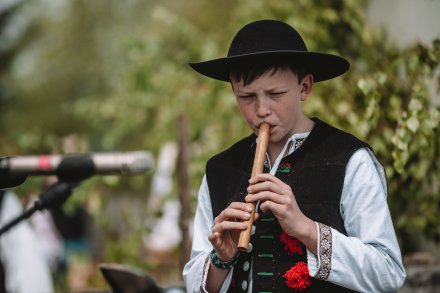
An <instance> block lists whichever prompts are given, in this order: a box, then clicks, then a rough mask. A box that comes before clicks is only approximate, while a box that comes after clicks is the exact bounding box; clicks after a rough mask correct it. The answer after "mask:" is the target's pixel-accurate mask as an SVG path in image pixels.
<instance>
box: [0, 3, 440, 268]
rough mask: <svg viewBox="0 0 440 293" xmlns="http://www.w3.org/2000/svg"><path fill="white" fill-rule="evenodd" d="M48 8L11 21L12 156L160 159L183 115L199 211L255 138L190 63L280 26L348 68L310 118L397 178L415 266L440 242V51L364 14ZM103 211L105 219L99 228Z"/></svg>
mask: <svg viewBox="0 0 440 293" xmlns="http://www.w3.org/2000/svg"><path fill="white" fill-rule="evenodd" d="M49 2H50V1H49ZM47 4H48V0H35V1H27V2H26V1H25V2H24V3H23V4H22V5H20V7H19V8H18V9H17V10H16V11H14V13H13V15H12V16H10V17H9V18H8V21H10V22H14V21H15V22H18V23H19V20H21V19H22V18H24V19H26V20H27V24H28V25H27V26H26V29H25V30H23V31H24V32H22V33H21V34H20V36H21V37H20V38H19V39H18V40H15V41H14V42H12V43H11V45H10V46H9V47H8V46H6V49H3V51H2V52H0V54H2V64H3V65H2V67H1V69H0V85H1V96H0V107H1V108H0V130H1V133H2V139H1V140H0V151H1V153H2V154H4V155H19V154H35V153H44V152H46V153H49V152H60V153H63V152H65V149H66V148H65V146H64V144H65V141H66V138H68V137H72V136H73V137H74V138H75V141H76V151H77V152H84V151H93V152H97V151H108V150H135V149H136V150H137V149H147V150H151V151H152V152H153V153H154V154H155V155H157V154H158V152H159V150H160V148H161V146H163V145H164V144H165V143H166V142H168V141H175V140H176V138H177V124H176V123H177V117H178V115H180V114H181V113H185V114H186V115H187V116H188V117H189V120H190V142H191V165H190V174H191V186H192V189H193V194H194V198H195V196H196V191H197V188H198V185H199V183H200V180H201V176H202V175H203V172H204V163H205V161H206V159H207V158H208V157H210V156H211V155H213V154H214V153H216V152H218V151H220V150H221V149H224V148H226V147H227V146H228V145H230V144H231V143H232V142H234V141H236V140H237V139H239V138H240V137H243V136H244V135H247V134H248V133H249V130H248V129H247V126H246V124H245V122H244V121H243V120H242V119H241V117H240V115H239V113H238V111H237V109H236V107H235V100H234V97H233V95H232V92H231V90H230V87H229V85H228V84H227V83H222V82H218V81H214V80H209V79H206V78H204V77H202V76H199V75H197V74H196V73H194V72H192V71H191V70H190V68H189V66H188V65H187V63H188V62H191V61H200V60H206V59H211V58H216V57H222V56H224V55H225V53H226V51H227V48H228V46H229V43H230V40H231V39H232V37H233V35H234V34H235V32H236V30H237V29H238V28H240V27H242V26H243V25H244V24H246V23H248V22H250V21H253V20H255V19H261V18H274V19H278V20H283V21H286V22H287V23H289V24H291V25H292V26H294V27H295V28H296V29H297V30H298V31H299V32H300V33H301V34H302V35H303V37H304V39H305V41H306V44H307V45H308V48H309V50H311V51H314V50H316V51H323V52H328V53H336V54H341V55H343V56H345V57H346V58H348V59H349V60H350V62H351V70H350V71H349V72H348V73H347V74H345V75H344V76H342V77H340V78H337V79H335V80H332V81H327V82H324V83H319V84H316V85H315V86H314V92H313V96H312V97H311V98H310V100H309V101H308V102H307V103H306V104H305V106H304V107H305V111H306V113H307V114H309V115H310V116H318V117H320V118H321V119H323V120H325V121H328V122H330V123H332V124H334V125H336V126H338V127H341V128H342V129H344V130H346V131H349V132H352V133H354V134H355V135H357V136H358V137H360V138H361V139H363V140H365V141H367V142H368V143H369V144H371V145H372V147H373V149H374V150H375V153H376V155H377V157H378V158H379V159H380V161H381V162H382V163H383V165H384V166H385V169H386V173H387V175H388V183H389V186H388V187H389V204H390V207H391V211H392V216H393V219H394V223H395V227H396V230H397V233H398V236H399V239H400V242H401V245H402V248H403V251H404V253H406V252H410V251H411V250H412V249H414V246H413V244H414V243H413V242H414V239H413V238H410V237H409V236H410V235H414V233H416V235H418V236H423V237H425V238H427V239H430V240H435V241H439V240H440V218H439V217H438V210H439V208H440V190H439V189H440V183H439V179H440V161H439V160H440V159H439V158H440V156H439V151H440V148H439V144H440V136H439V122H440V114H439V113H440V112H439V109H440V108H439V107H440V103H439V99H438V98H439V93H438V85H439V77H438V65H439V63H440V40H436V41H434V42H433V43H432V44H431V45H423V44H414V45H413V46H410V47H406V48H399V47H397V46H395V45H393V44H392V43H391V42H389V41H387V36H386V34H385V33H383V32H381V31H374V30H372V29H371V28H369V27H368V26H367V25H366V20H365V7H366V1H362V0H330V1H328V0H327V1H324V0H314V1H310V0H298V1H290V0H279V1H271V0H241V1H232V0H227V1H220V2H215V3H214V2H209V1H203V0H195V1H171V0H168V1H153V0H151V1H140V0H137V1H136V0H130V1H115V0H114V1H103V0H100V1H88V0H76V1H59V2H58V4H57V5H49V6H48V5H47ZM52 4H53V3H52ZM436 70H437V71H436ZM144 180H145V178H139V177H135V178H112V179H105V178H104V179H94V181H93V184H88V185H87V186H86V187H85V188H83V189H80V191H79V193H80V194H83V196H77V198H78V199H79V200H82V199H83V198H85V194H90V193H91V192H92V194H93V196H96V197H102V196H103V195H104V194H108V193H113V194H116V193H118V192H122V191H123V192H124V194H129V193H132V194H134V195H133V196H138V197H141V198H147V197H148V192H147V191H145V190H146V189H147V188H148V182H149V179H147V180H145V181H146V183H145V185H143V184H142V183H143V182H144ZM31 186H32V185H31V184H30V185H27V186H23V187H22V189H20V190H22V191H23V192H27V191H29V190H28V189H30V188H31ZM146 186H147V187H146ZM33 188H34V190H35V189H36V188H37V187H35V186H34V187H33ZM176 188H177V187H176ZM176 193H177V191H176ZM101 201H104V200H101ZM104 205H105V203H101V204H100V205H98V208H96V210H95V211H94V212H95V213H96V214H97V215H98V217H99V216H101V215H103V208H102V206H104ZM104 222H105V221H104ZM102 227H103V228H104V227H105V229H108V230H111V229H112V228H111V227H108V225H103V226H102ZM139 229H141V230H142V228H139V227H133V232H136V233H139ZM124 235H125V234H124ZM125 237H126V236H125ZM130 237H131V236H130ZM126 239H129V237H126ZM131 239H132V240H133V241H138V240H139V237H136V236H133V237H131ZM120 240H121V238H118V237H116V238H115V237H113V238H112V237H109V241H110V242H111V243H118V241H120ZM133 241H131V242H130V243H132V242H133ZM127 242H129V241H127ZM118 245H119V246H118V248H117V251H116V250H115V249H113V250H111V251H114V253H113V254H112V252H111V251H110V252H109V254H110V255H112V256H111V259H112V260H115V261H121V262H131V263H139V260H138V259H137V256H136V255H135V254H133V251H134V250H135V249H136V248H134V247H133V245H132V244H129V243H127V244H126V245H125V244H124V243H118ZM138 245H141V243H139V244H138ZM116 246H117V245H116ZM116 246H115V245H112V244H110V245H109V247H113V248H114V247H116ZM124 251H125V252H124ZM117 256H119V257H117Z"/></svg>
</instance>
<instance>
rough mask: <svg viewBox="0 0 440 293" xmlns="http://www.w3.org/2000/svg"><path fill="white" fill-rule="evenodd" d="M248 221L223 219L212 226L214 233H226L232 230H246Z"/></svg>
mask: <svg viewBox="0 0 440 293" xmlns="http://www.w3.org/2000/svg"><path fill="white" fill-rule="evenodd" d="M246 227H247V226H246V223H243V222H232V221H223V222H220V223H216V224H215V225H214V226H213V227H212V234H214V233H220V234H222V233H225V232H227V231H231V230H239V231H241V230H246Z"/></svg>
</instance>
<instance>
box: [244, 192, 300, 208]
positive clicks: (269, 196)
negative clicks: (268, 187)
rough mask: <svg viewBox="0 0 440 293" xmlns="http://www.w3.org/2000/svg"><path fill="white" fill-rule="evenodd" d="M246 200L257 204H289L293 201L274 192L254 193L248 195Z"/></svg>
mask: <svg viewBox="0 0 440 293" xmlns="http://www.w3.org/2000/svg"><path fill="white" fill-rule="evenodd" d="M245 200H246V201H247V202H257V201H262V202H264V201H271V202H274V203H277V204H284V205H286V204H289V203H290V202H291V199H290V198H289V196H286V195H285V194H279V193H276V192H272V191H262V192H258V193H252V194H248V195H247V196H246V197H245Z"/></svg>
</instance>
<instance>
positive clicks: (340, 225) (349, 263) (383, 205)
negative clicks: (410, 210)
mask: <svg viewBox="0 0 440 293" xmlns="http://www.w3.org/2000/svg"><path fill="white" fill-rule="evenodd" d="M191 66H192V68H193V69H194V70H196V71H197V72H199V73H201V74H203V75H206V76H208V77H211V78H215V79H218V80H222V81H229V82H231V85H232V89H233V92H234V94H235V96H236V101H237V105H238V108H239V110H240V112H241V114H242V116H243V118H244V119H245V120H246V122H247V123H248V125H249V127H250V128H251V129H252V131H253V132H254V134H252V135H251V136H249V137H247V138H244V139H243V140H241V141H239V142H237V143H236V144H234V145H233V146H232V147H230V148H229V149H227V150H226V151H224V152H222V153H220V154H217V155H216V156H214V157H212V158H211V159H210V160H209V161H208V163H207V166H206V175H205V177H204V178H203V181H202V186H201V188H200V191H199V200H198V208H197V211H196V216H195V222H194V237H193V247H192V253H191V259H190V261H189V262H188V263H187V264H186V266H185V268H184V271H183V275H184V279H185V284H186V287H187V290H188V292H200V291H201V292H292V291H295V290H296V291H304V292H352V290H355V291H361V292H390V291H397V290H398V289H399V288H400V286H401V285H402V284H403V281H404V279H405V270H404V268H403V265H402V259H401V254H400V249H399V246H398V243H397V240H396V237H395V232H394V228H393V224H392V221H391V217H390V213H389V209H388V206H387V201H386V181H385V174H384V172H383V168H382V166H381V165H380V163H379V162H378V161H377V159H376V158H375V157H374V155H373V152H372V150H371V148H370V146H369V145H368V144H366V143H365V142H362V141H360V140H359V139H357V138H355V137H354V136H352V135H350V134H348V133H345V132H343V131H341V130H338V129H336V128H334V127H332V126H330V125H328V124H326V123H325V122H323V121H321V120H319V119H317V118H313V119H310V118H308V117H306V116H305V115H304V113H303V112H302V110H301V102H302V101H305V100H306V99H307V97H308V96H309V95H310V93H311V90H312V87H313V83H314V82H319V81H323V80H327V79H330V78H334V77H336V76H339V75H341V74H343V73H345V72H346V71H347V70H348V68H349V63H348V62H347V61H346V60H345V59H344V58H342V57H339V56H335V55H329V54H323V53H316V52H308V51H307V48H306V46H305V44H304V42H303V40H302V38H301V36H300V35H299V34H298V33H297V32H296V31H295V30H294V29H293V28H292V27H290V26H289V25H287V24H285V23H283V22H279V21H275V20H260V21H256V22H252V23H250V24H248V25H246V26H245V27H243V28H242V29H241V30H240V31H239V32H238V33H237V34H236V36H235V37H234V39H233V41H232V43H231V46H230V49H229V52H228V56H227V57H225V58H219V59H214V60H211V61H206V62H200V63H192V64H191ZM263 122H265V123H268V124H269V125H270V135H269V143H268V148H267V153H266V162H265V168H266V171H267V173H263V174H259V175H256V176H254V177H253V178H251V179H249V178H250V174H251V168H252V160H253V155H254V152H255V144H256V134H258V128H259V126H260V125H261V124H262V123H263ZM246 202H254V203H257V213H256V216H255V221H254V225H253V226H254V227H253V229H252V236H251V240H250V244H249V249H248V251H246V252H239V251H238V249H237V240H238V235H239V233H240V232H241V231H242V230H245V229H246V225H245V223H243V221H245V220H247V219H248V218H249V217H250V214H249V210H248V206H247V205H246Z"/></svg>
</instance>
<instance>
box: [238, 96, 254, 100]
mask: <svg viewBox="0 0 440 293" xmlns="http://www.w3.org/2000/svg"><path fill="white" fill-rule="evenodd" d="M238 97H239V98H240V99H250V98H252V97H253V95H240V96H238Z"/></svg>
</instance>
